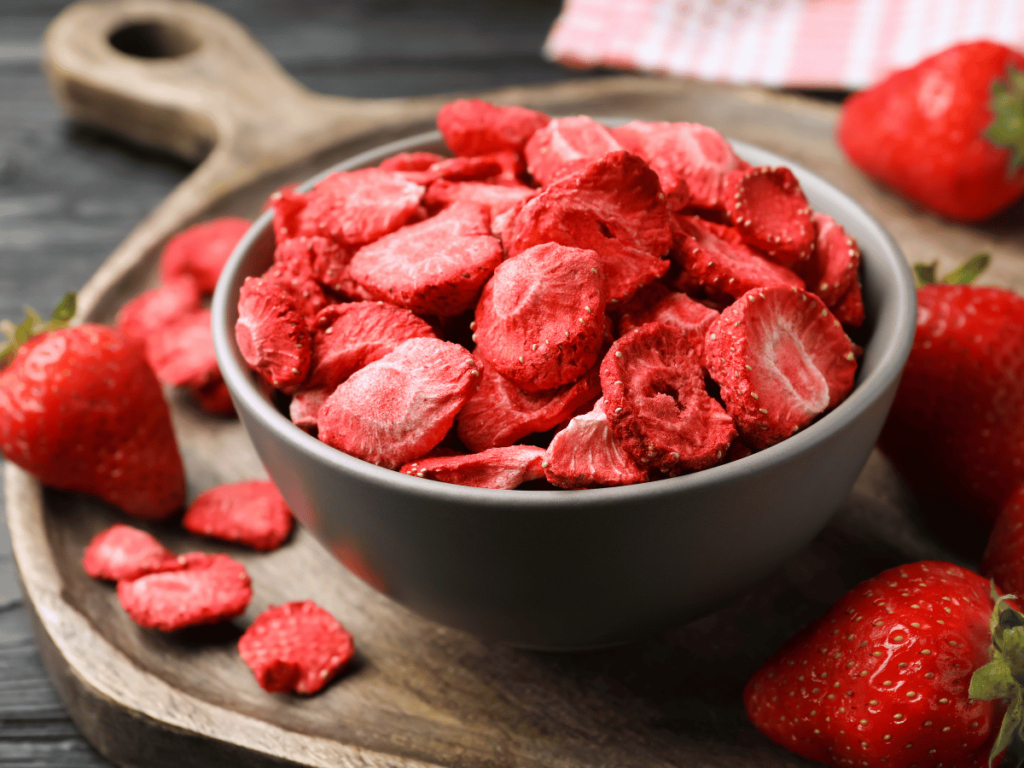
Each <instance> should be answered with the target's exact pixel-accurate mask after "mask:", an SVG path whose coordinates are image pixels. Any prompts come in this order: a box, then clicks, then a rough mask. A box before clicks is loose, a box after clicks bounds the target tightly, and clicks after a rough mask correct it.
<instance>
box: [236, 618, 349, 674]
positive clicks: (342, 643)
mask: <svg viewBox="0 0 1024 768" xmlns="http://www.w3.org/2000/svg"><path fill="white" fill-rule="evenodd" d="M238 653H239V655H240V656H241V657H242V661H244V662H245V664H246V666H248V667H249V669H251V670H252V673H253V675H254V676H255V677H256V682H257V683H259V686H260V687H261V688H263V689H264V690H265V691H270V692H271V693H303V694H311V693H316V692H317V691H319V690H320V689H321V688H323V687H324V686H325V685H327V683H329V682H330V681H331V680H333V679H334V678H335V677H336V676H337V674H338V673H339V672H340V671H341V670H342V669H344V667H345V665H346V664H348V662H349V661H350V660H351V659H352V656H353V655H355V644H354V643H353V642H352V635H350V634H349V633H348V631H347V630H346V629H345V628H344V627H343V626H341V624H339V623H338V620H337V619H335V618H334V617H333V616H332V615H331V614H329V613H328V612H327V611H325V610H324V609H323V608H321V607H320V606H319V605H317V604H316V603H314V602H313V601H312V600H305V601H302V602H294V603H285V604H284V605H278V606H273V607H271V608H269V609H268V610H266V611H264V612H263V613H261V614H260V615H259V616H257V617H256V620H255V621H254V622H253V623H252V624H251V625H249V628H248V629H247V630H245V634H243V635H242V637H241V638H239V640H238Z"/></svg>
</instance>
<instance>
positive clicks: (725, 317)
mask: <svg viewBox="0 0 1024 768" xmlns="http://www.w3.org/2000/svg"><path fill="white" fill-rule="evenodd" d="M704 357H705V363H706V365H707V368H708V372H709V373H710V374H711V377H712V378H713V379H714V380H715V381H716V382H718V384H719V386H720V387H721V397H722V400H723V402H724V403H725V407H726V410H727V411H728V412H729V414H730V415H731V416H732V417H733V419H734V420H735V422H736V428H737V429H738V430H739V432H740V435H741V436H742V438H743V440H744V442H746V443H747V444H748V445H750V447H752V448H767V447H768V446H770V445H773V444H775V443H777V442H779V441H780V440H783V439H785V438H787V437H789V436H790V435H792V434H793V433H794V432H796V431H798V430H800V429H803V428H804V427H806V426H807V425H809V424H810V423H811V422H812V421H814V420H815V419H816V418H817V417H818V416H820V415H821V414H822V413H825V412H826V411H828V410H830V409H832V408H835V407H836V406H837V405H838V404H839V403H840V402H841V401H842V400H843V399H844V398H845V397H846V396H847V395H848V394H849V392H850V390H851V389H852V388H853V379H854V374H855V373H856V371H857V362H856V359H855V357H854V353H853V345H852V343H851V342H850V339H849V338H848V337H847V335H846V333H845V332H844V331H843V329H842V327H841V325H840V323H839V321H838V320H837V319H836V318H835V316H834V315H832V313H831V312H829V311H828V308H827V307H826V306H825V304H824V303H823V302H822V301H821V299H819V298H818V297H817V296H815V295H814V294H813V293H807V292H806V291H803V290H801V289H799V288H788V287H785V286H772V287H768V288H758V289H754V290H752V291H749V292H748V293H746V294H744V295H743V296H741V297H740V298H739V299H737V300H736V302H735V303H734V304H732V306H730V307H728V308H727V309H725V310H724V311H723V312H722V316H721V317H720V318H719V319H718V320H716V321H715V322H714V323H713V324H712V326H711V328H710V329H709V330H708V334H707V336H706V337H705V339H704Z"/></svg>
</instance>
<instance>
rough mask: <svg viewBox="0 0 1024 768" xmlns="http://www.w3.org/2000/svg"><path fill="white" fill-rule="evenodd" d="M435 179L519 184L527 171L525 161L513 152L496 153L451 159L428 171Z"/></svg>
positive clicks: (437, 163) (434, 165)
mask: <svg viewBox="0 0 1024 768" xmlns="http://www.w3.org/2000/svg"><path fill="white" fill-rule="evenodd" d="M428 171H429V173H431V174H433V175H434V177H435V179H447V180H448V181H485V180H486V181H490V182H491V183H495V184H519V183H520V182H519V177H520V176H522V175H523V173H524V172H525V171H526V167H525V166H524V165H523V159H522V158H521V157H520V156H519V155H518V154H515V153H512V152H494V153H492V154H489V155H479V156H477V157H450V158H447V159H445V160H439V161H438V162H436V163H434V164H433V165H432V166H430V168H429V169H428Z"/></svg>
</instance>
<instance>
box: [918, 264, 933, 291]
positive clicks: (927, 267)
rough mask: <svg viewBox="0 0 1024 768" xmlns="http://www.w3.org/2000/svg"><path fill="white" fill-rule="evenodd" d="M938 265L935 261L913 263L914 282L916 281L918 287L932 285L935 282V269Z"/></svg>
mask: <svg viewBox="0 0 1024 768" xmlns="http://www.w3.org/2000/svg"><path fill="white" fill-rule="evenodd" d="M938 266H939V262H937V261H933V262H932V263H931V264H915V265H914V282H915V283H917V287H918V288H920V287H921V286H922V285H932V284H933V283H935V282H936V279H935V275H936V273H935V270H936V267H938Z"/></svg>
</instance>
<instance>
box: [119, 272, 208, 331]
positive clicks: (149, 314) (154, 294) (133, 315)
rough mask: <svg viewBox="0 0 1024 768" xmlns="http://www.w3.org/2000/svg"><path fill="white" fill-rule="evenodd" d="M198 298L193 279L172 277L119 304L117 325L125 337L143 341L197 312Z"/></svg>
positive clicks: (198, 292) (197, 288)
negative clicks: (121, 304)
mask: <svg viewBox="0 0 1024 768" xmlns="http://www.w3.org/2000/svg"><path fill="white" fill-rule="evenodd" d="M201 298H202V296H201V294H200V291H199V284H198V283H197V282H196V281H195V278H193V277H192V276H191V275H182V276H180V277H175V278H173V279H171V280H169V281H168V282H166V283H164V284H163V285H161V286H160V287H159V288H152V289H150V290H148V291H143V292H142V293H140V294H139V295H138V296H136V297H135V298H134V299H132V300H131V301H129V302H128V303H126V304H125V305H124V306H123V307H121V310H120V311H119V312H118V313H117V328H118V330H120V331H121V332H122V333H123V334H124V335H125V336H127V337H128V338H130V339H135V340H136V341H141V342H145V341H146V339H147V338H148V337H149V335H150V334H151V333H153V332H154V331H158V330H160V329H161V328H163V327H164V326H165V325H167V324H168V323H170V322H174V321H175V320H178V319H179V318H180V317H181V316H182V315H187V314H191V313H192V312H195V311H197V310H198V309H199V307H200V301H201Z"/></svg>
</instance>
